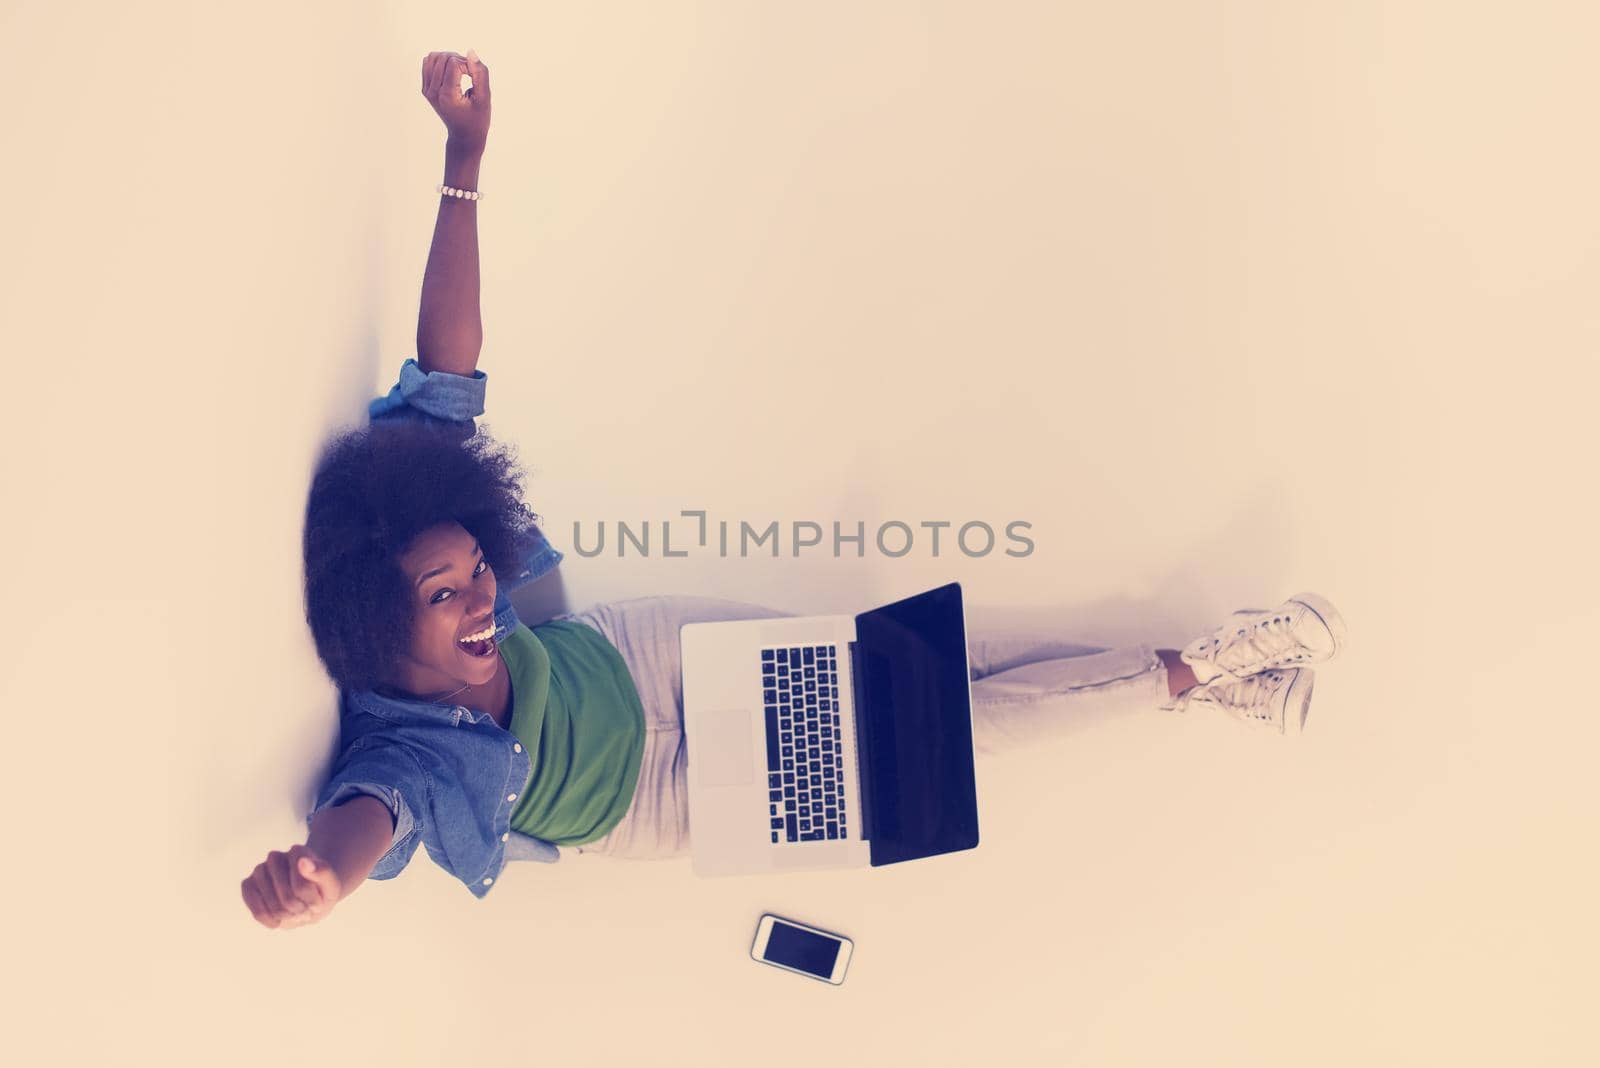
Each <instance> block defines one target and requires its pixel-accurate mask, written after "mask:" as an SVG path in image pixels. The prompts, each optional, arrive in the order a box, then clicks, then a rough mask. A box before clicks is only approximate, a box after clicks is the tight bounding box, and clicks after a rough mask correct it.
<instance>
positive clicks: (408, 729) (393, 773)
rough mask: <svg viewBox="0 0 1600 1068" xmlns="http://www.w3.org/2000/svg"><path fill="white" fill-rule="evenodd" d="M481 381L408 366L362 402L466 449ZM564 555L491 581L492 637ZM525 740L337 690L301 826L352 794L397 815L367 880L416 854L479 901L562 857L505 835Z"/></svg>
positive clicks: (461, 716)
mask: <svg viewBox="0 0 1600 1068" xmlns="http://www.w3.org/2000/svg"><path fill="white" fill-rule="evenodd" d="M487 382H488V376H487V375H486V374H484V372H482V371H474V372H473V374H472V375H471V376H470V377H468V376H465V375H454V374H449V373H448V372H444V371H433V372H424V371H423V370H422V368H421V367H420V366H419V365H418V364H417V361H416V360H415V359H407V360H406V361H405V362H404V363H403V364H401V366H400V380H399V382H398V383H397V384H396V385H395V386H394V387H393V388H392V389H390V390H389V392H388V393H387V394H386V395H384V396H382V397H378V398H377V399H375V400H373V401H372V402H371V403H369V404H368V406H367V415H368V418H369V419H370V421H371V422H373V423H378V422H381V421H383V420H388V419H403V420H411V421H419V422H429V423H436V424H438V426H439V427H440V428H441V429H444V430H446V431H449V430H452V429H457V428H459V433H458V434H453V435H451V436H452V437H455V438H456V439H457V440H458V441H461V442H464V441H466V440H468V439H470V438H471V437H472V436H473V435H474V434H475V433H477V425H476V424H475V423H474V422H473V420H474V419H475V418H477V417H478V416H481V415H482V414H483V397H484V390H485V388H486V385H487ZM564 556H565V554H564V553H562V552H560V551H558V550H557V549H555V548H554V547H553V546H552V545H551V544H550V543H549V542H548V541H546V540H545V538H544V535H543V533H542V532H540V533H539V535H538V537H537V539H536V540H535V542H534V544H533V547H532V548H531V549H529V550H528V551H527V553H526V554H525V555H524V557H523V559H522V561H521V563H520V564H519V566H518V567H517V568H516V570H515V571H514V572H513V573H512V574H511V575H508V576H506V577H504V578H502V579H501V580H500V582H499V583H498V585H497V589H496V593H495V602H494V625H495V639H496V641H498V640H500V639H501V638H502V637H504V636H505V635H506V634H508V633H510V632H511V631H512V630H514V629H516V628H517V627H518V626H521V622H520V621H519V620H518V619H517V613H516V609H514V608H512V606H511V601H510V600H509V599H508V598H507V597H506V593H507V591H508V590H514V589H516V588H517V587H519V586H522V585H525V584H526V583H529V582H532V581H533V580H534V579H536V578H539V577H540V576H541V575H544V574H545V573H546V572H548V571H550V570H551V569H552V568H554V567H555V566H556V565H557V564H559V563H560V562H561V561H562V559H563V558H564ZM532 767H533V766H532V763H531V759H530V758H529V756H528V754H527V752H526V751H525V750H524V748H523V746H522V743H521V742H519V741H518V740H517V738H516V736H515V735H513V734H512V733H511V732H510V731H508V730H506V729H505V728H503V727H501V726H500V725H499V724H497V723H496V722H495V721H494V719H493V718H492V717H491V716H490V715H489V713H488V712H484V711H479V710H477V709H472V708H467V707H466V706H464V705H453V704H436V703H435V704H430V703H428V702H425V701H409V700H400V699H397V698H392V697H386V696H384V695H382V694H379V693H377V692H375V691H371V690H362V691H357V692H353V693H352V692H342V693H341V695H340V704H339V756H338V758H337V759H336V760H335V761H334V765H333V770H332V773H331V774H330V776H329V778H328V782H327V784H326V785H325V786H323V788H322V790H321V791H320V792H319V793H318V794H317V798H316V802H315V804H314V805H313V807H312V810H311V812H310V813H309V814H308V815H307V816H306V825H307V827H309V826H310V824H311V821H312V818H313V817H314V816H315V815H316V814H317V813H318V812H320V811H322V810H323V809H325V808H328V807H330V806H332V805H337V804H339V803H341V802H343V801H346V800H348V799H349V798H351V797H353V796H356V795H358V794H367V795H370V796H373V797H376V798H378V799H379V800H381V801H382V802H384V804H386V805H387V806H388V807H389V811H390V813H391V814H392V815H393V816H394V820H395V826H394V838H393V840H392V841H391V842H390V845H389V850H388V852H386V853H384V855H383V856H382V857H380V858H379V859H378V863H377V864H376V865H375V866H374V867H373V869H372V872H371V874H370V875H369V876H368V878H370V879H393V878H394V877H395V876H396V875H399V874H400V872H401V870H402V869H403V868H404V867H405V866H406V865H407V864H408V863H410V861H411V857H412V855H413V854H415V853H416V851H417V846H418V845H419V844H420V845H423V846H425V847H426V848H427V851H428V856H429V857H431V858H432V859H433V861H434V863H436V864H438V865H439V866H440V867H441V868H443V869H444V870H445V871H447V872H449V873H450V874H451V875H453V876H455V877H456V878H457V879H460V880H461V881H462V882H463V883H465V884H466V886H467V889H469V890H471V891H472V892H473V894H474V895H476V896H477V897H480V898H481V897H483V896H484V895H485V894H487V893H488V892H489V888H490V887H491V886H493V885H494V883H495V880H496V878H497V877H498V876H499V875H500V871H501V869H502V868H503V867H504V866H505V864H506V862H507V861H510V860H539V861H547V862H554V861H557V860H560V859H561V851H560V850H559V849H558V848H557V847H556V846H555V845H554V844H553V843H550V842H546V841H545V840H543V839H541V838H534V837H531V836H529V835H525V834H520V833H518V832H516V831H514V830H512V829H511V812H512V809H514V808H515V807H516V801H517V798H518V797H519V796H521V793H522V789H523V787H524V786H525V785H526V784H527V782H528V779H529V776H530V774H531V773H532Z"/></svg>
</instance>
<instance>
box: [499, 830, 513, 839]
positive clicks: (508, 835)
mask: <svg viewBox="0 0 1600 1068" xmlns="http://www.w3.org/2000/svg"><path fill="white" fill-rule="evenodd" d="M510 837H511V832H510V831H507V832H506V833H505V834H502V835H501V836H500V841H502V842H504V841H507V840H509V839H510Z"/></svg>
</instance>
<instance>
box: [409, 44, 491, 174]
mask: <svg viewBox="0 0 1600 1068" xmlns="http://www.w3.org/2000/svg"><path fill="white" fill-rule="evenodd" d="M463 74H467V75H470V76H471V78H472V88H471V89H468V90H467V91H466V92H464V93H463V92H462V91H461V76H462V75H463ZM422 95H423V96H425V97H427V98H428V103H430V104H432V105H433V110H434V111H437V112H438V113H439V118H441V119H443V120H444V127H445V129H446V130H448V131H449V132H450V136H449V141H450V143H451V144H453V145H456V146H458V147H460V148H464V149H471V150H476V151H478V152H482V151H483V146H484V145H485V144H486V143H487V142H488V140H489V68H488V67H486V66H484V65H483V60H481V59H479V58H478V53H476V52H474V51H473V50H472V49H470V48H469V49H467V54H466V55H465V56H461V55H457V54H456V53H455V52H429V53H428V54H427V55H426V56H424V57H423V59H422Z"/></svg>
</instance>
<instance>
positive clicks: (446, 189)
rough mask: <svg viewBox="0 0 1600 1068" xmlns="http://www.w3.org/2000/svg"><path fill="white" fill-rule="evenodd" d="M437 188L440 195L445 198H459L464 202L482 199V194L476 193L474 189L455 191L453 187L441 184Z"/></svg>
mask: <svg viewBox="0 0 1600 1068" xmlns="http://www.w3.org/2000/svg"><path fill="white" fill-rule="evenodd" d="M437 188H438V191H439V192H440V193H443V194H444V195H446V196H452V197H461V198H462V199H464V200H482V199H483V194H482V193H480V192H478V191H477V190H476V189H457V188H455V187H454V186H449V185H445V184H443V183H442V182H441V183H440V184H439V186H438V187H437Z"/></svg>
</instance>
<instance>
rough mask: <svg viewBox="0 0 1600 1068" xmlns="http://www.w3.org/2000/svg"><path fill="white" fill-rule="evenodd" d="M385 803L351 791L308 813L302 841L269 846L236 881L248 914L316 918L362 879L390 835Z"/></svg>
mask: <svg viewBox="0 0 1600 1068" xmlns="http://www.w3.org/2000/svg"><path fill="white" fill-rule="evenodd" d="M394 826H395V823H394V816H393V814H392V813H390V811H389V806H388V805H385V804H384V803H383V802H382V801H380V800H378V799H377V798H375V797H372V796H370V795H361V796H358V797H352V798H351V799H350V800H348V801H346V802H344V803H343V804H341V805H334V806H332V807H330V808H325V809H323V810H322V811H321V812H318V813H317V814H316V815H315V816H313V817H312V819H311V833H310V834H309V835H308V836H307V837H306V844H305V845H296V846H290V847H289V849H288V851H287V852H279V851H278V850H276V849H275V850H273V851H272V852H270V853H268V854H267V859H266V860H264V861H262V862H261V863H260V864H257V865H256V867H255V870H254V871H252V872H251V873H250V875H249V876H248V877H247V878H246V879H245V880H244V882H242V883H240V884H239V891H240V894H241V896H243V898H244V903H245V906H246V907H247V908H248V909H249V910H250V914H251V915H252V916H254V917H255V918H256V920H257V921H258V922H260V923H261V924H262V925H263V926H265V927H301V926H304V925H305V924H308V923H316V922H317V921H318V920H320V919H322V918H323V917H324V916H326V915H327V914H328V913H329V912H331V911H333V906H335V905H337V904H338V903H339V902H340V901H342V900H343V899H344V898H346V897H348V896H349V895H350V894H351V893H352V892H354V890H355V889H356V887H358V886H360V885H361V883H362V882H363V881H364V880H365V879H366V877H367V875H368V874H369V873H370V872H371V871H372V868H373V866H374V865H376V864H377V863H378V858H380V857H382V856H383V855H384V853H386V852H388V850H389V845H390V843H391V842H392V841H393V838H394Z"/></svg>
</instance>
